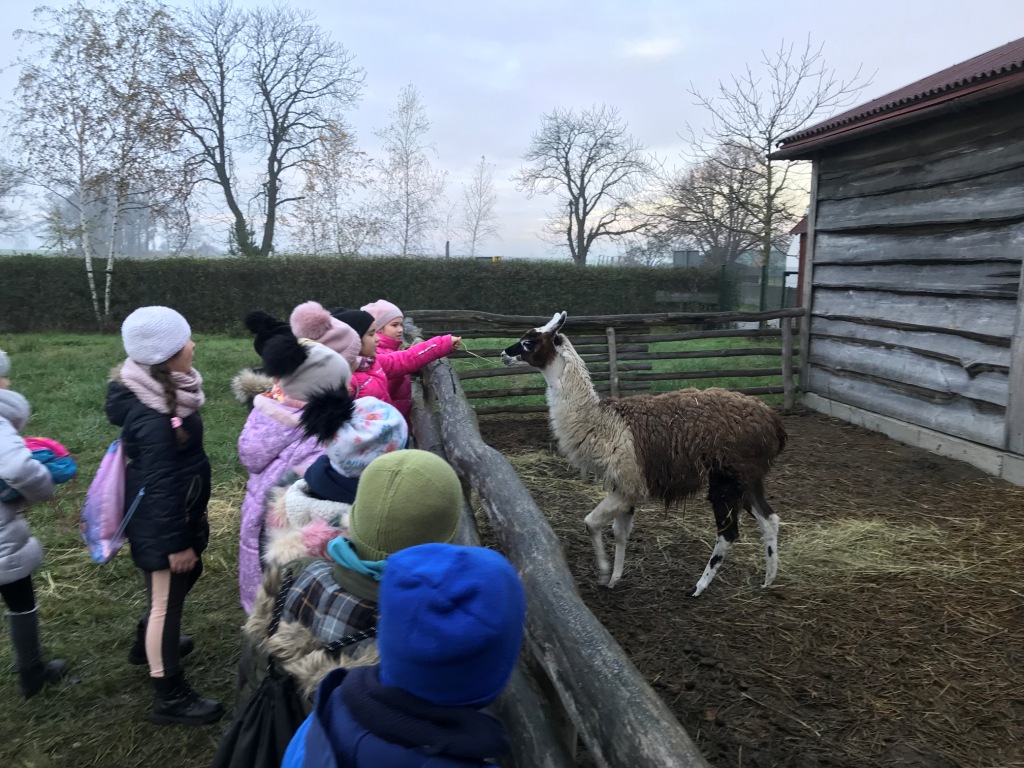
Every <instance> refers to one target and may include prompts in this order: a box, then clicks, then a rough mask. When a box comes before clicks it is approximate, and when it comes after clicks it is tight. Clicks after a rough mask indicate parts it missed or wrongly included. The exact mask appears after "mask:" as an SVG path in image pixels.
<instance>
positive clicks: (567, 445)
mask: <svg viewBox="0 0 1024 768" xmlns="http://www.w3.org/2000/svg"><path fill="white" fill-rule="evenodd" d="M565 320H566V313H565V312H556V313H555V315H554V317H552V318H551V321H550V322H549V323H548V324H547V325H545V326H543V327H541V328H534V329H533V330H531V331H528V332H527V333H526V334H525V335H524V336H523V337H522V338H521V339H520V340H519V341H518V342H516V343H515V344H513V345H512V346H510V347H508V348H507V349H505V351H504V352H502V354H501V359H502V362H503V363H504V364H505V365H509V366H511V365H522V364H527V365H532V366H534V367H535V368H538V369H540V372H541V373H542V374H544V379H545V380H546V381H547V401H548V417H549V419H550V421H551V426H552V429H553V431H554V433H555V437H556V439H557V440H558V447H559V450H560V451H561V452H562V454H563V455H565V456H566V458H568V460H569V461H570V463H572V464H573V465H574V466H575V467H576V468H577V469H579V470H580V471H581V472H583V473H588V472H590V473H594V474H596V475H597V476H598V477H599V478H601V480H602V481H603V484H604V487H605V490H607V491H608V495H607V496H606V497H605V498H604V499H603V500H602V501H601V503H600V504H598V505H597V506H596V507H595V508H594V509H593V511H591V512H590V514H588V515H587V517H586V519H585V520H584V522H585V523H586V526H587V530H588V531H589V533H590V538H591V540H592V542H593V544H594V554H595V555H596V558H597V568H598V572H599V573H600V581H601V582H602V583H605V584H606V586H608V587H609V588H610V587H614V586H615V584H616V583H617V582H618V581H619V579H620V578H621V577H622V569H623V565H624V562H625V557H626V543H627V541H628V540H629V534H630V531H631V530H632V529H633V513H634V510H635V508H636V506H637V505H639V504H640V503H642V502H643V501H645V500H647V499H661V500H663V501H664V502H665V504H666V507H668V506H669V505H674V504H675V503H676V502H677V501H679V500H680V499H685V498H688V497H690V496H693V495H695V494H696V493H698V492H699V491H701V490H702V489H703V488H704V486H705V485H707V486H708V489H709V490H708V501H710V502H711V506H712V508H713V509H714V513H715V522H716V524H717V528H718V536H717V538H716V540H715V547H714V550H713V551H712V553H711V559H710V560H709V561H708V564H707V567H706V568H705V569H704V573H703V575H701V577H700V581H698V582H697V586H696V589H695V590H694V593H693V596H694V597H697V596H698V595H700V594H701V593H702V592H703V591H704V590H705V589H707V587H708V585H709V584H710V583H711V580H712V579H714V578H715V574H717V573H718V569H719V568H720V567H721V565H722V561H723V560H724V559H725V555H726V553H727V552H728V551H729V548H730V546H731V545H732V543H733V542H734V541H736V539H737V538H738V537H739V512H740V508H741V507H742V508H743V509H745V510H746V511H747V512H749V513H750V514H751V515H752V516H753V517H754V519H755V520H757V522H758V524H759V526H760V528H761V536H762V538H763V539H764V552H765V578H764V586H765V587H767V586H769V585H770V584H771V583H772V581H773V580H774V579H775V575H776V573H777V572H778V534H779V517H778V515H776V514H775V512H774V510H772V508H771V506H770V505H769V504H768V501H767V500H766V499H765V497H764V477H765V475H766V474H767V473H768V470H769V468H770V467H771V464H772V462H773V461H774V460H775V457H776V456H778V455H779V454H780V453H781V452H782V449H783V448H784V447H785V444H786V430H785V427H784V426H783V424H782V419H780V418H779V416H778V414H776V413H775V411H774V410H772V409H771V408H769V407H768V406H767V405H765V404H764V403H763V402H761V401H760V400H758V399H757V398H755V397H749V396H746V395H741V394H738V393H735V392H730V391H728V390H725V389H718V388H712V389H703V390H700V389H684V390H679V391H676V392H666V393H663V394H659V395H638V396H635V397H630V398H621V399H620V398H605V399H603V400H602V399H599V398H598V395H597V392H596V391H595V390H594V386H593V384H592V383H591V380H590V372H589V371H588V370H587V367H586V365H585V364H584V362H583V360H581V359H580V356H579V355H578V354H577V352H576V350H575V349H573V346H572V344H571V343H570V342H569V340H568V339H567V338H566V337H565V336H563V335H562V334H561V333H559V330H560V329H561V328H562V325H563V324H564V323H565ZM609 523H611V524H612V532H613V535H614V539H615V562H614V568H611V569H609V567H608V555H607V553H606V552H605V548H604V542H603V539H602V534H603V530H604V528H605V527H607V525H608V524H609Z"/></svg>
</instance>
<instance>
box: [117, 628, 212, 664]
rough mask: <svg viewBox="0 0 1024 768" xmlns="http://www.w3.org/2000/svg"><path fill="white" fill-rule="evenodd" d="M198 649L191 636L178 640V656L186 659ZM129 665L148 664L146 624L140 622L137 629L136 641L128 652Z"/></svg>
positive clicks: (183, 636)
mask: <svg viewBox="0 0 1024 768" xmlns="http://www.w3.org/2000/svg"><path fill="white" fill-rule="evenodd" d="M195 647H196V644H195V641H193V640H192V638H191V636H189V635H182V636H181V637H180V638H179V639H178V655H179V656H180V657H181V658H185V657H186V656H188V655H189V654H190V653H192V650H193V649H194V648H195ZM128 663H129V664H134V665H135V666H141V665H143V664H146V663H148V659H147V658H146V622H145V621H143V620H140V621H139V623H138V624H137V625H136V627H135V641H134V642H133V643H132V647H131V648H130V649H129V650H128Z"/></svg>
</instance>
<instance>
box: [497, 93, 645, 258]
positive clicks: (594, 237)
mask: <svg viewBox="0 0 1024 768" xmlns="http://www.w3.org/2000/svg"><path fill="white" fill-rule="evenodd" d="M523 160H524V161H526V163H527V165H525V166H524V167H523V168H521V169H520V170H519V171H518V172H517V173H516V174H515V175H514V176H513V177H512V180H513V181H514V182H515V184H516V187H517V188H518V189H519V190H520V191H522V192H525V193H526V195H527V197H529V198H532V197H533V196H534V195H538V194H540V195H554V196H555V197H556V199H557V203H556V205H555V210H554V211H553V212H552V214H551V216H550V218H549V221H548V225H547V227H546V230H545V231H546V233H547V235H548V236H550V237H551V238H554V240H555V241H556V242H558V241H561V242H564V243H566V244H567V245H568V246H569V254H570V255H571V256H572V260H573V261H574V262H575V263H576V265H577V266H581V267H582V266H585V265H586V263H587V256H588V254H589V253H590V250H591V248H592V247H593V246H594V244H595V243H596V242H598V241H603V240H608V241H615V240H617V239H619V238H622V237H625V236H626V235H630V234H635V233H639V232H644V231H646V230H648V229H650V228H651V227H653V226H654V224H655V219H654V217H653V215H652V213H653V212H652V211H649V210H647V209H646V208H645V206H644V205H643V204H642V202H641V198H642V196H643V195H644V194H645V193H646V192H647V191H648V188H649V186H650V185H651V183H652V182H653V181H654V179H655V167H654V160H653V158H652V157H650V156H649V155H648V154H647V150H646V148H645V147H644V145H643V144H641V143H640V142H639V141H637V140H636V139H635V138H634V137H633V136H631V135H630V134H629V132H628V126H627V124H626V122H625V121H624V120H623V119H622V117H621V116H620V115H619V112H618V110H616V109H614V108H612V107H608V106H601V107H594V108H592V109H584V110H581V111H579V112H576V111H574V110H571V109H555V110H553V111H551V112H550V113H548V114H546V115H543V116H542V117H541V127H540V129H539V130H538V131H537V132H536V133H534V134H533V138H532V140H531V142H530V147H529V149H527V151H526V153H525V154H524V155H523Z"/></svg>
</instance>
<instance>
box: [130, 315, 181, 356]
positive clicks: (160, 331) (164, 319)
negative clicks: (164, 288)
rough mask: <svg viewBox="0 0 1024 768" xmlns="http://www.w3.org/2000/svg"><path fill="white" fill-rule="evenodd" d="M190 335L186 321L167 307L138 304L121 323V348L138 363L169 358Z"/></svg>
mask: <svg viewBox="0 0 1024 768" xmlns="http://www.w3.org/2000/svg"><path fill="white" fill-rule="evenodd" d="M190 338H192V329H191V328H189V326H188V321H187V320H186V319H185V318H184V317H182V316H181V314H180V313H178V312H175V311H174V310H173V309H171V308H170V307H139V308H138V309H136V310H135V311H134V312H132V313H131V314H130V315H128V317H126V318H125V319H124V323H123V324H122V325H121V339H122V340H123V341H124V351H125V352H126V353H127V354H128V357H129V358H131V359H132V360H134V361H135V362H136V363H138V364H139V365H157V364H158V363H163V362H166V361H168V360H170V359H171V358H172V357H174V356H175V355H176V354H178V353H179V352H180V351H181V350H182V349H183V348H184V347H185V345H186V344H188V340H189V339H190Z"/></svg>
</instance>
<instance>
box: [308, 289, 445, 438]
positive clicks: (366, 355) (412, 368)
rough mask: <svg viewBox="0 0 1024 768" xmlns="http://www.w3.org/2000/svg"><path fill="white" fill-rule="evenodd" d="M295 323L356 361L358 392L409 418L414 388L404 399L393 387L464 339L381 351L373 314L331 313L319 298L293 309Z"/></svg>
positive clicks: (354, 386) (353, 387) (440, 338)
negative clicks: (396, 395)
mask: <svg viewBox="0 0 1024 768" xmlns="http://www.w3.org/2000/svg"><path fill="white" fill-rule="evenodd" d="M396 309H397V308H396ZM291 328H292V331H293V332H294V333H295V335H296V336H299V337H304V338H308V339H313V340H314V341H319V342H320V343H321V344H326V345H327V346H329V347H331V348H332V349H334V350H335V351H336V352H338V354H340V355H341V356H342V357H344V358H345V359H346V360H348V362H349V363H350V364H351V366H352V381H351V383H350V385H349V388H350V390H351V391H352V396H353V397H376V398H377V399H379V400H383V401H384V402H385V403H389V404H392V405H394V406H395V407H396V408H398V410H399V411H400V412H401V413H402V416H404V417H406V418H408V416H409V399H408V397H409V396H408V394H407V393H408V390H405V391H406V394H405V401H404V404H403V403H402V402H395V400H394V398H393V397H392V394H391V393H392V387H393V386H395V385H396V384H395V383H396V382H400V381H401V380H402V379H405V380H406V381H408V377H409V374H412V373H415V372H416V371H418V370H419V369H420V368H422V367H423V366H424V365H426V364H427V363H430V362H433V361H434V360H438V359H440V358H442V357H444V356H445V355H449V354H451V353H452V351H453V350H454V349H456V348H457V347H458V344H459V342H461V341H462V340H461V339H460V338H458V337H454V336H438V337H436V338H434V339H431V340H430V341H426V342H422V343H421V344H417V345H415V346H413V347H410V348H409V349H405V350H396V351H395V352H393V353H390V354H380V350H379V349H378V347H377V344H378V338H379V337H378V336H377V334H376V333H375V330H376V328H377V322H376V320H375V319H374V316H373V315H372V314H370V313H369V312H367V311H365V310H362V309H345V308H344V307H339V308H337V309H334V310H332V311H330V312H328V311H327V310H326V309H324V307H323V306H322V305H320V304H318V303H317V302H315V301H307V302H306V303H304V304H300V305H299V306H297V307H296V308H295V309H294V310H293V311H292V315H291ZM357 340H358V341H357Z"/></svg>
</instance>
